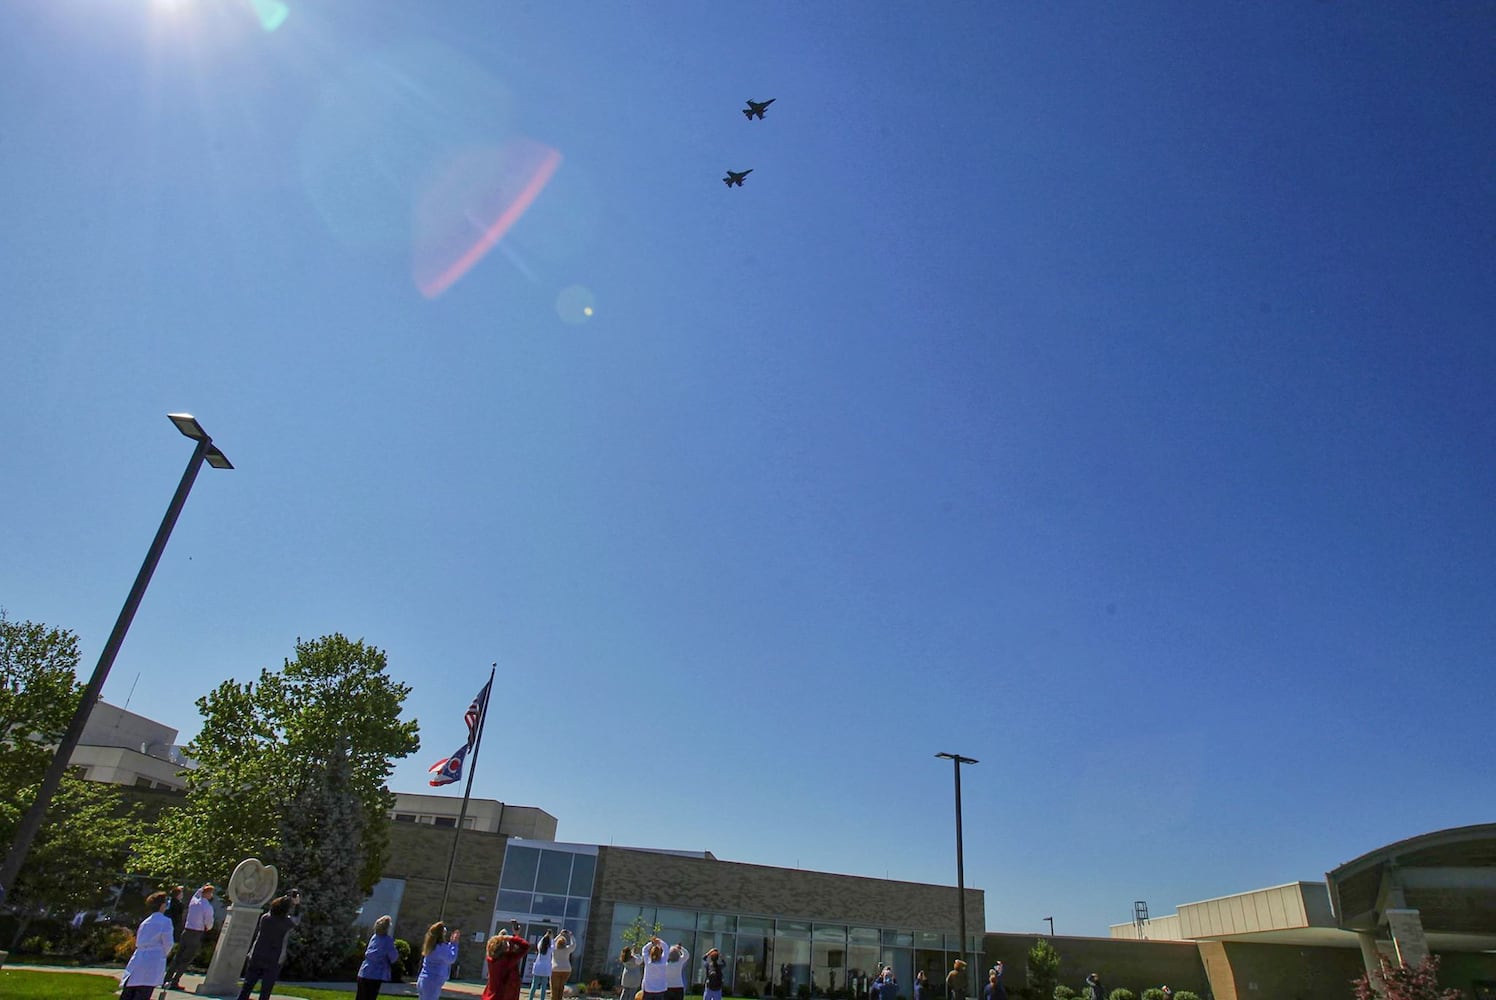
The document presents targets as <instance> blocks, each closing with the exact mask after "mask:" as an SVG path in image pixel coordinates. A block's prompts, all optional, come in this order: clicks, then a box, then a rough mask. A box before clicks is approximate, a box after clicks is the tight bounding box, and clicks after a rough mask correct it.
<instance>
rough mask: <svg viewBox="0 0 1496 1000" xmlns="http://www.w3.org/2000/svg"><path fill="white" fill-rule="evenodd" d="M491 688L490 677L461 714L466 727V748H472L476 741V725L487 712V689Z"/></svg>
mask: <svg viewBox="0 0 1496 1000" xmlns="http://www.w3.org/2000/svg"><path fill="white" fill-rule="evenodd" d="M491 687H493V678H492V677H490V678H489V679H488V683H487V684H484V685H483V690H482V691H479V692H478V697H476V698H474V699H473V703H472V704H471V705H469V706H468V707H467V711H466V712H463V713H462V721H463V722H466V723H467V727H468V746H472V745H473V743H474V741H475V740H477V739H478V725H479V723H481V722H482V721H483V713H484V712H486V711H488V689H489V688H491Z"/></svg>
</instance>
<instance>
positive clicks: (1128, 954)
mask: <svg viewBox="0 0 1496 1000" xmlns="http://www.w3.org/2000/svg"><path fill="white" fill-rule="evenodd" d="M1042 936H1045V935H1040V934H987V935H986V936H985V937H984V939H983V949H982V950H983V953H984V955H983V957H984V959H985V960H984V962H983V964H982V968H981V969H980V970H978V972H977V975H976V976H975V977H974V978H975V980H976V982H977V983H979V984H980V983H983V982H985V981H986V977H987V970H988V969H989V968H991V967H992V964H993V963H994V962H996V961H997V960H998V959H1002V961H1003V967H1004V970H1005V971H1004V974H1003V980H1004V982H1005V983H1006V984H1007V985H1008V987H1009V989H1010V990H1011V989H1012V988H1013V987H1018V986H1027V985H1028V950H1029V948H1031V947H1033V944H1034V942H1035V941H1036V940H1037V939H1038V938H1040V937H1042ZM1049 940H1050V943H1051V944H1053V945H1054V949H1055V951H1057V952H1059V953H1060V971H1059V982H1060V984H1061V985H1064V986H1069V987H1070V988H1071V989H1073V990H1076V991H1080V990H1081V989H1083V988H1084V986H1085V983H1086V976H1088V975H1090V974H1091V973H1092V972H1098V973H1100V974H1101V985H1102V986H1103V987H1105V988H1106V991H1107V992H1108V993H1110V992H1111V991H1112V990H1115V989H1117V988H1119V987H1126V988H1127V989H1129V990H1132V991H1133V992H1134V993H1137V994H1139V995H1142V992H1143V991H1144V990H1145V989H1148V988H1149V987H1150V986H1163V985H1164V984H1165V983H1167V984H1168V985H1169V986H1170V987H1172V988H1173V989H1174V991H1175V992H1176V993H1177V992H1179V991H1180V990H1191V991H1192V992H1194V993H1197V994H1199V995H1200V996H1202V997H1204V996H1208V995H1209V993H1210V981H1209V980H1208V979H1207V978H1206V975H1205V966H1204V964H1203V963H1202V962H1201V960H1200V950H1199V948H1197V947H1196V946H1195V943H1194V942H1193V941H1128V940H1126V939H1124V938H1092V937H1053V938H1050V939H1049ZM1046 1000H1047V998H1046ZM1217 1000H1219V995H1217ZM1263 1000H1267V998H1263ZM1284 1000H1289V998H1284ZM1340 1000H1345V998H1344V997H1342V998H1340Z"/></svg>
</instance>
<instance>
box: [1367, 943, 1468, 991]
mask: <svg viewBox="0 0 1496 1000" xmlns="http://www.w3.org/2000/svg"><path fill="white" fill-rule="evenodd" d="M1377 960H1378V963H1379V964H1380V966H1381V967H1380V969H1378V971H1377V972H1375V973H1373V974H1371V975H1367V976H1362V977H1361V978H1360V979H1356V980H1353V981H1352V982H1351V987H1352V988H1353V989H1354V990H1355V993H1356V1000H1460V998H1461V997H1462V996H1463V995H1464V994H1462V993H1461V992H1460V991H1459V990H1457V989H1454V988H1450V989H1447V990H1446V989H1440V988H1439V956H1438V955H1430V956H1429V957H1428V958H1425V959H1424V960H1423V961H1422V962H1419V963H1418V965H1417V966H1412V967H1410V966H1407V965H1403V964H1401V963H1398V964H1395V965H1394V964H1393V963H1392V962H1391V961H1389V960H1388V958H1387V956H1386V955H1383V954H1381V953H1380V952H1378V953H1377Z"/></svg>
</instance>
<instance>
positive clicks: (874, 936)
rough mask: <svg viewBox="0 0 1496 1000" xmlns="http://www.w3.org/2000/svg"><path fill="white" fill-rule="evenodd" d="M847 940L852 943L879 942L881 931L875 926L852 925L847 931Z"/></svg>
mask: <svg viewBox="0 0 1496 1000" xmlns="http://www.w3.org/2000/svg"><path fill="white" fill-rule="evenodd" d="M847 940H848V941H850V942H852V943H853V944H881V943H882V941H883V933H882V932H881V931H879V930H878V928H876V927H853V928H851V929H849V930H848V931H847Z"/></svg>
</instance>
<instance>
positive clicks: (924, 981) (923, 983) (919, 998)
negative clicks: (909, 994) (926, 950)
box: [914, 969, 930, 1000]
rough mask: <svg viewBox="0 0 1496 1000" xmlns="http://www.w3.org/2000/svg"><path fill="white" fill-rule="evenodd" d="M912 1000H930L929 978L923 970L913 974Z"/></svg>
mask: <svg viewBox="0 0 1496 1000" xmlns="http://www.w3.org/2000/svg"><path fill="white" fill-rule="evenodd" d="M914 1000H930V977H929V976H927V975H925V970H924V969H920V970H919V972H917V973H915V974H914Z"/></svg>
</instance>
